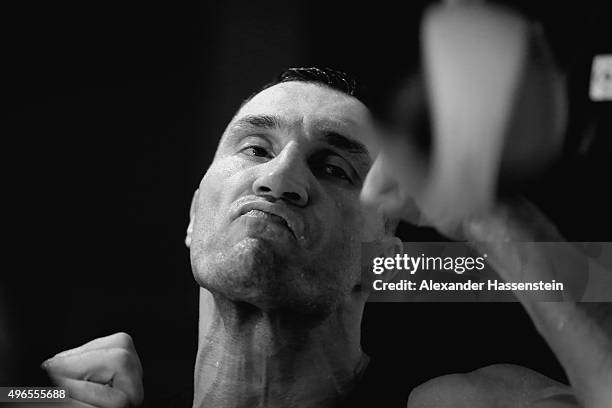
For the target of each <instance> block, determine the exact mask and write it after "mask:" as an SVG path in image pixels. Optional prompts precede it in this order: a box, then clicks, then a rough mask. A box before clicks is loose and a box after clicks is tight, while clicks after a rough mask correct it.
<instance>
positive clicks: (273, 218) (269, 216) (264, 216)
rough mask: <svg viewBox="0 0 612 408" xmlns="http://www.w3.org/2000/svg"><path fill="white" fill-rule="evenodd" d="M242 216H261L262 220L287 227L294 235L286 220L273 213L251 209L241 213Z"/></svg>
mask: <svg viewBox="0 0 612 408" xmlns="http://www.w3.org/2000/svg"><path fill="white" fill-rule="evenodd" d="M242 216H243V217H253V218H261V219H263V220H268V221H270V222H273V223H276V224H280V225H282V226H283V227H285V228H287V229H288V230H289V231H291V233H292V234H293V235H294V236H295V233H294V232H293V230H292V229H291V228H290V227H289V224H287V221H285V219H284V218H282V217H279V216H278V215H274V214H270V213H268V212H265V211H261V210H255V209H253V210H249V211H247V212H246V213H244V214H242Z"/></svg>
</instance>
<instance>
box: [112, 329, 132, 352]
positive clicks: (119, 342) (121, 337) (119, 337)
mask: <svg viewBox="0 0 612 408" xmlns="http://www.w3.org/2000/svg"><path fill="white" fill-rule="evenodd" d="M113 341H114V343H115V344H116V346H117V347H122V348H126V349H131V348H133V347H134V340H132V336H130V335H129V334H127V333H125V332H119V333H115V334H114V335H113Z"/></svg>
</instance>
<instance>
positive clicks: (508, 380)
mask: <svg viewBox="0 0 612 408" xmlns="http://www.w3.org/2000/svg"><path fill="white" fill-rule="evenodd" d="M434 407H435V408H463V407H465V408H495V407H500V408H502V407H503V408H570V407H572V408H573V407H578V405H577V404H576V402H575V399H574V398H573V397H572V396H571V390H570V388H569V387H568V386H567V385H564V384H561V383H559V382H557V381H555V380H553V379H551V378H548V377H546V376H544V375H542V374H540V373H538V372H536V371H533V370H531V369H529V368H526V367H521V366H517V365H512V364H495V365H491V366H487V367H484V368H480V369H478V370H475V371H472V372H469V373H464V374H450V375H445V376H442V377H437V378H434V379H432V380H429V381H427V382H426V383H424V384H422V385H420V386H418V387H417V388H415V389H414V390H413V391H412V392H411V393H410V398H409V400H408V408H434Z"/></svg>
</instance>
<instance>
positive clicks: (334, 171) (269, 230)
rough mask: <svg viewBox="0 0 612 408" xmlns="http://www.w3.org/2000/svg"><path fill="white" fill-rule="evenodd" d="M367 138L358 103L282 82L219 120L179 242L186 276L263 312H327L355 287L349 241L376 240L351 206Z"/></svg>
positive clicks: (370, 221)
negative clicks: (187, 258)
mask: <svg viewBox="0 0 612 408" xmlns="http://www.w3.org/2000/svg"><path fill="white" fill-rule="evenodd" d="M372 137H373V130H372V122H371V119H370V115H369V112H368V110H367V108H366V107H365V106H364V105H363V104H362V103H361V102H359V101H358V100H357V99H355V98H353V97H350V96H348V95H345V94H343V93H340V92H338V91H335V90H332V89H330V88H327V87H325V86H321V85H317V84H312V83H303V82H286V83H282V84H278V85H275V86H273V87H271V88H268V89H266V90H264V91H262V92H261V93H259V94H257V95H256V96H255V97H253V98H252V99H251V100H250V101H249V102H248V103H246V104H245V105H244V106H243V107H242V108H241V109H240V111H239V112H238V113H237V114H236V116H235V117H234V118H233V119H232V121H231V122H230V124H229V125H228V127H227V129H226V131H225V133H224V135H223V137H222V139H221V142H220V144H219V147H218V150H217V153H216V155H215V159H214V161H213V163H212V164H211V166H210V168H209V169H208V171H207V172H206V174H205V175H204V177H203V179H202V181H201V183H200V186H199V190H198V193H197V194H196V196H195V198H194V203H193V208H192V220H191V223H190V231H191V232H190V233H189V234H188V244H189V246H190V254H191V263H192V268H193V272H194V276H195V278H196V280H197V281H198V283H199V284H200V285H201V286H202V287H204V288H206V289H208V290H210V291H212V292H215V293H218V294H221V295H223V296H226V297H228V298H230V299H232V300H235V301H244V302H247V303H251V304H253V305H255V306H257V307H260V308H262V309H264V310H273V309H287V310H293V311H301V312H305V313H309V312H310V313H327V312H329V311H330V310H331V309H332V308H333V307H334V306H335V305H338V304H339V303H340V302H342V301H344V300H347V299H348V298H349V297H350V296H351V294H352V293H353V292H354V290H355V289H356V287H357V285H358V284H359V282H360V251H361V243H363V242H371V241H375V240H380V239H381V238H383V237H384V227H383V220H382V217H381V216H380V215H379V214H377V213H376V212H375V211H374V210H373V209H366V208H364V207H363V206H362V205H361V203H360V201H359V192H360V189H361V186H362V182H363V180H364V179H365V176H366V173H367V171H368V169H369V167H370V162H371V153H370V152H368V149H367V148H366V144H370V140H369V138H372Z"/></svg>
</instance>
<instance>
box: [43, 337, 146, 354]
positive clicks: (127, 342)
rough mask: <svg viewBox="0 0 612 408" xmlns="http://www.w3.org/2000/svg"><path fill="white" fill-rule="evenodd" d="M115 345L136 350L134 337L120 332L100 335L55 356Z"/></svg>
mask: <svg viewBox="0 0 612 408" xmlns="http://www.w3.org/2000/svg"><path fill="white" fill-rule="evenodd" d="M113 347H119V348H125V349H126V350H130V351H136V349H135V347H134V342H133V340H132V337H131V336H130V335H129V334H127V333H123V332H119V333H114V334H111V335H109V336H105V337H99V338H97V339H94V340H92V341H90V342H87V343H85V344H83V345H81V346H79V347H75V348H73V349H70V350H65V351H62V352H61V353H58V354H56V355H55V356H54V357H63V356H67V355H71V354H78V353H82V352H84V351H89V350H97V349H103V348H113Z"/></svg>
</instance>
